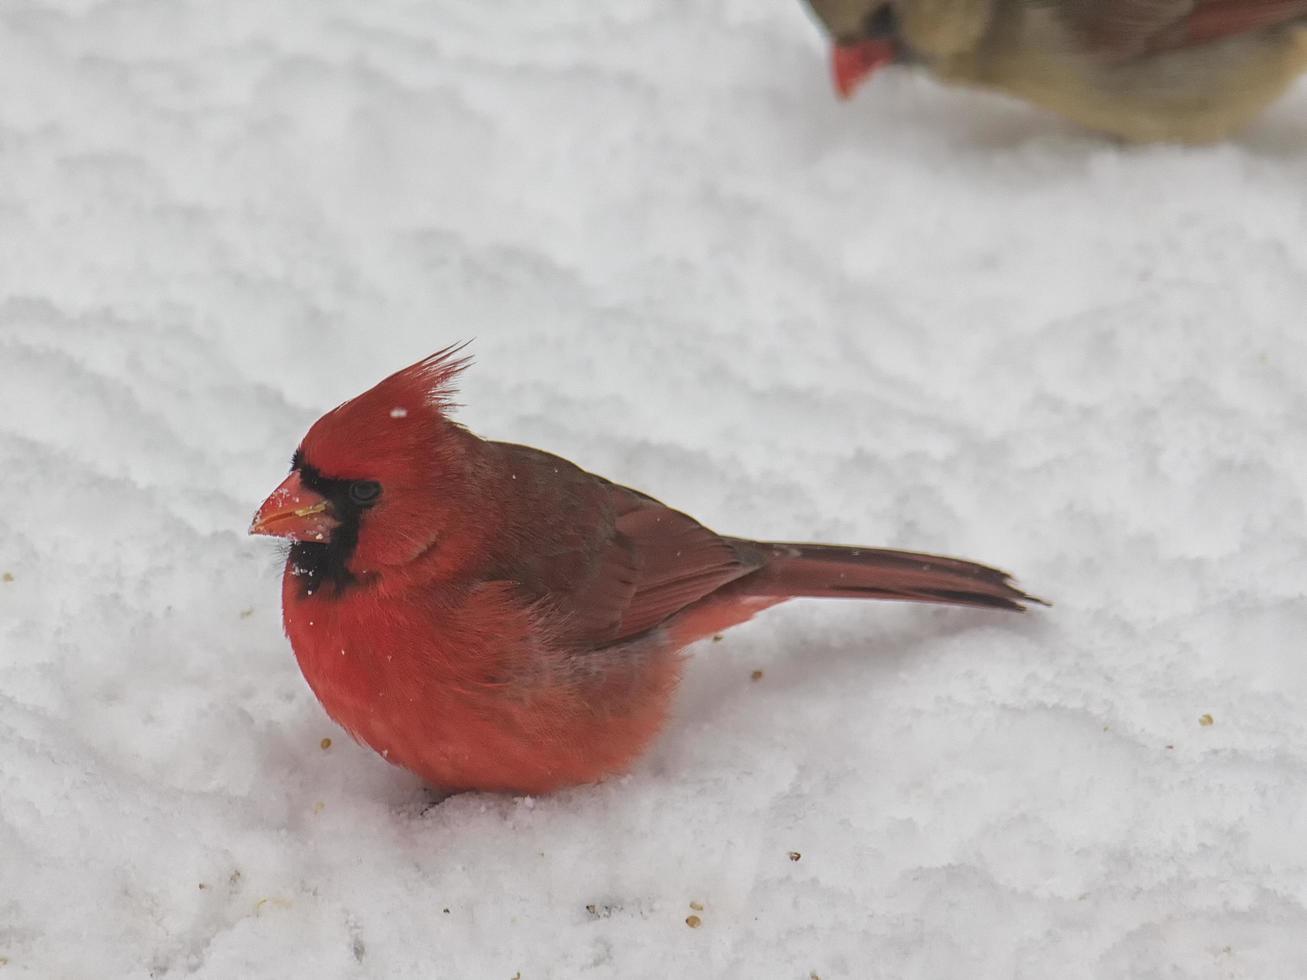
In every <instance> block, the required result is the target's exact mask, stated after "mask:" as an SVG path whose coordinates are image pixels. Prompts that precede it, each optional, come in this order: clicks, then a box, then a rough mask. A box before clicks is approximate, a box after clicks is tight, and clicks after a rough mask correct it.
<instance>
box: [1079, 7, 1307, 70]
mask: <svg viewBox="0 0 1307 980" xmlns="http://www.w3.org/2000/svg"><path fill="white" fill-rule="evenodd" d="M1064 10H1065V16H1066V17H1067V19H1068V21H1069V22H1070V23H1071V25H1072V27H1073V29H1075V30H1076V31H1077V33H1079V34H1080V36H1081V37H1083V38H1084V40H1085V43H1086V44H1087V45H1088V46H1089V47H1090V49H1091V50H1095V51H1099V52H1102V53H1103V54H1104V55H1106V56H1107V57H1110V58H1113V59H1126V58H1132V57H1134V56H1136V55H1141V54H1150V53H1153V52H1156V51H1167V50H1172V49H1176V48H1185V47H1191V46H1193V45H1196V44H1205V43H1206V42H1208V41H1216V40H1219V39H1221V38H1224V37H1232V36H1234V35H1237V34H1243V33H1245V32H1249V31H1255V30H1259V29H1261V28H1263V27H1272V26H1274V25H1276V24H1284V23H1288V22H1289V21H1292V20H1295V19H1297V18H1299V17H1304V16H1307V0H1073V2H1071V3H1068V4H1067V5H1066V6H1065V8H1064Z"/></svg>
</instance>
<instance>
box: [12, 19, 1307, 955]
mask: <svg viewBox="0 0 1307 980" xmlns="http://www.w3.org/2000/svg"><path fill="white" fill-rule="evenodd" d="M1305 110H1307V88H1303V87H1300V88H1299V89H1298V90H1297V91H1296V92H1295V93H1294V94H1293V95H1291V97H1290V98H1288V99H1287V100H1285V101H1284V102H1283V103H1281V104H1280V105H1279V106H1278V107H1277V108H1276V109H1275V110H1274V111H1273V112H1272V113H1270V114H1269V115H1268V116H1267V117H1265V118H1264V119H1263V120H1262V121H1261V122H1259V123H1258V124H1257V125H1256V126H1255V127H1254V128H1253V129H1252V130H1251V131H1250V132H1249V133H1247V134H1246V135H1245V137H1244V138H1243V139H1242V140H1241V141H1240V142H1239V143H1237V144H1235V145H1227V146H1218V147H1213V148H1210V149H1198V150H1184V149H1176V148H1148V149H1123V148H1120V147H1117V146H1115V145H1112V144H1108V143H1105V142H1103V141H1100V140H1097V139H1095V138H1093V137H1090V136H1086V135H1084V134H1082V133H1080V132H1077V131H1075V130H1073V129H1071V128H1070V127H1068V126H1066V125H1063V124H1061V123H1059V122H1058V121H1056V120H1052V119H1050V118H1048V117H1045V116H1043V115H1041V114H1038V113H1036V112H1035V111H1033V110H1028V109H1026V108H1024V107H1021V106H1016V105H1012V104H1009V103H1006V102H1002V101H999V100H997V99H992V98H988V97H984V96H979V95H971V94H966V93H959V92H948V91H944V90H942V89H939V88H937V87H935V86H934V85H932V84H930V83H929V82H927V81H925V80H924V79H917V78H910V77H899V78H891V77H886V78H883V79H878V80H877V81H876V82H875V83H874V84H873V85H872V87H871V88H870V89H868V90H866V91H864V93H863V94H862V96H861V97H860V98H859V99H858V100H857V101H856V102H855V103H854V104H853V105H848V106H844V105H839V104H837V103H836V102H835V101H834V100H833V99H832V98H831V97H830V94H829V92H828V89H827V84H826V78H825V73H824V67H823V61H822V53H821V44H820V42H819V40H818V37H817V34H816V31H815V30H814V29H813V28H812V27H811V26H810V25H809V24H808V22H807V21H806V19H805V17H804V15H803V12H802V11H801V9H800V8H799V6H798V3H797V2H796V0H767V2H757V0H747V2H746V0H730V2H722V0H694V2H688V0H682V2H675V3H672V2H667V0H640V2H636V0H623V2H622V3H611V4H598V3H593V2H590V0H570V2H561V0H560V2H556V3H551V4H537V3H530V2H527V0H511V2H503V3H495V4H489V3H485V2H477V0H462V2H436V0H428V2H422V3H418V2H405V0H384V2H383V0H370V2H368V3H346V2H344V0H330V2H326V0H287V2H282V3H279V4H268V3H266V2H264V0H231V2H227V3H224V4H213V3H209V4H203V3H200V2H198V0H62V2H44V3H38V2H33V0H5V3H4V5H3V6H2V7H0V487H2V488H3V491H4V493H3V505H2V506H0V572H3V573H4V574H3V580H2V581H0V644H2V646H0V963H2V965H0V980H7V978H9V977H40V978H47V977H48V978H56V977H58V978H64V977H68V978H83V977H86V978H90V977H96V978H101V977H146V976H153V977H173V976H180V975H187V974H193V975H195V976H199V977H212V978H243V977H252V978H253V977H257V978H262V977H267V978H297V977H314V978H317V977H391V976H407V977H423V978H425V977H458V978H465V977H466V978H481V977H488V978H502V980H510V978H512V977H515V976H518V975H520V977H521V978H522V980H538V978H545V977H556V978H570V977H578V976H595V977H622V978H629V977H636V978H640V977H650V978H662V977H715V976H730V977H778V978H796V980H804V978H808V977H809V976H810V975H816V976H818V977H820V978H822V980H830V978H833V977H884V978H895V980H898V978H914V977H921V978H952V977H1022V978H1041V980H1042V978H1050V977H1058V978H1078V977H1110V978H1117V977H1159V978H1161V977H1166V978H1172V977H1222V978H1224V977H1246V978H1256V980H1269V978H1300V977H1302V976H1304V975H1307V843H1305V841H1307V657H1305V656H1304V647H1307V600H1305V598H1304V591H1305V589H1307V586H1305V584H1304V583H1305V582H1307V572H1305V571H1304V569H1307V526H1305V525H1307V519H1305V515H1304V503H1303V501H1304V498H1305V497H1307V440H1305V439H1304V429H1305V427H1307V394H1305V390H1307V387H1305V383H1304V380H1303V379H1304V378H1307V338H1305V336H1304V323H1303V317H1304V313H1303V311H1304V310H1305V309H1307V204H1305V203H1304V202H1305V199H1307V192H1305V191H1304V188H1307V121H1304V120H1307V111H1305ZM469 337H474V338H476V340H475V344H474V346H473V350H474V352H475V354H476V356H477V358H478V363H477V364H476V365H475V366H474V367H473V369H472V370H470V371H469V373H468V374H467V375H466V376H465V384H464V390H463V397H462V401H463V402H464V404H465V405H466V408H465V409H464V410H463V413H462V418H463V419H464V420H465V421H466V422H468V423H469V424H470V425H471V426H472V427H473V428H474V429H475V430H477V431H479V432H481V433H482V434H485V435H490V436H495V437H500V438H511V439H513V440H518V441H524V442H530V443H535V444H537V445H540V446H543V447H545V448H548V449H551V450H554V451H557V452H560V453H563V454H564V455H567V456H570V457H572V458H574V459H576V460H577V461H578V462H580V463H581V464H583V465H585V466H587V467H589V468H591V469H594V470H596V471H598V472H601V473H604V474H606V475H608V476H611V477H613V478H616V479H619V480H621V481H623V482H627V483H630V484H632V485H635V486H638V487H641V488H643V489H645V490H647V491H649V492H651V493H654V494H655V495H657V496H659V497H661V498H663V499H664V500H666V501H667V502H669V503H671V504H673V505H675V506H678V507H680V508H683V509H685V510H688V511H690V512H691V513H693V514H695V515H697V516H698V517H700V518H701V519H703V520H704V521H705V522H707V523H709V524H710V525H712V526H714V527H716V528H718V529H720V530H722V531H726V532H731V533H738V534H747V535H751V536H758V537H764V536H770V537H777V538H791V539H793V538H808V539H818V540H833V541H847V542H857V543H863V544H887V545H897V546H903V547H912V548H919V549H923V550H936V551H946V552H951V553H955V554H961V555H965V556H969V557H973V558H977V559H982V560H986V561H990V562H993V563H996V564H1000V565H1002V566H1004V567H1007V568H1010V569H1012V570H1013V571H1015V572H1017V573H1018V574H1019V576H1020V579H1021V582H1022V584H1024V585H1025V586H1026V587H1027V588H1029V589H1030V590H1032V591H1034V592H1036V593H1038V594H1040V595H1043V596H1046V597H1048V598H1050V599H1053V600H1055V602H1056V606H1055V607H1054V608H1052V609H1051V610H1041V611H1038V612H1035V613H1032V614H1030V615H1028V616H1025V617H1016V616H1010V615H1001V614H986V613H980V612H967V611H956V610H935V609H928V608H918V607H904V606H892V605H885V604H872V603H862V604H860V603H819V602H806V603H796V604H793V605H791V606H788V607H785V608H783V609H779V610H775V611H773V612H771V613H770V614H768V615H767V616H766V617H765V618H763V619H761V620H759V621H757V622H755V623H753V624H751V625H750V626H748V627H746V628H743V629H740V630H738V631H735V632H733V633H731V634H729V635H728V636H727V638H726V639H725V640H724V641H723V642H721V643H718V644H715V645H711V646H708V647H705V648H702V649H699V650H698V651H696V656H695V658H694V661H693V664H692V666H691V668H690V669H689V671H688V675H687V678H686V684H685V687H684V689H683V693H682V697H681V699H680V701H679V703H678V710H677V717H676V718H675V720H674V723H673V724H672V725H671V727H670V729H669V730H668V732H667V733H666V735H665V736H664V737H663V739H662V740H661V741H660V742H659V744H658V745H657V747H656V749H655V750H654V751H653V753H652V754H651V755H650V756H648V757H647V758H646V759H645V760H644V761H643V762H642V763H641V764H640V765H639V766H638V767H637V768H636V769H635V771H634V772H633V773H632V774H631V775H630V776H629V777H627V778H624V779H621V780H616V781H613V782H610V783H608V784H605V785H602V786H596V787H590V788H584V789H579V790H575V791H571V792H567V793H564V794H562V795H559V796H556V797H553V798H548V799H538V800H528V799H510V798H499V797H490V796H477V795H469V796H463V797H458V798H454V799H452V800H449V801H447V802H445V803H443V804H441V805H440V806H438V807H436V808H434V809H432V810H430V811H428V812H426V813H425V814H423V813H420V812H419V811H420V806H419V801H420V798H421V794H420V789H419V786H418V784H417V782H416V780H414V779H413V778H411V777H409V776H408V775H406V774H405V773H403V772H401V771H399V770H396V769H393V768H391V767H389V766H387V765H386V764H385V763H383V762H382V761H381V760H380V759H378V758H376V757H374V756H373V755H371V754H370V753H369V752H367V751H365V750H363V749H361V748H359V747H357V746H355V745H354V744H352V743H351V742H350V741H349V739H348V738H347V737H345V736H344V735H343V734H342V733H341V732H340V731H339V730H338V729H337V728H335V727H334V726H333V725H332V724H331V723H330V722H329V721H328V720H327V718H326V717H325V716H324V714H323V712H322V710H321V709H320V708H319V706H318V705H317V703H316V702H315V700H314V699H313V697H312V695H311V694H310V692H309V690H308V688H307V687H306V685H305V684H304V682H303V681H302V679H301V678H300V676H299V673H298V671H297V668H296V666H295V663H294V661H293V659H292V657H291V654H290V650H289V648H288V646H287V644H286V641H285V639H284V638H283V636H282V634H281V628H280V622H279V610H278V577H279V568H278V561H277V558H276V551H275V548H274V546H273V545H272V544H271V543H270V542H268V541H266V540H254V539H250V538H247V537H246V536H245V533H244V532H245V527H246V525H247V523H248V521H249V518H250V515H251V514H252V512H253V510H254V508H255V506H256V505H257V504H258V503H259V502H260V501H261V500H262V499H263V496H264V495H265V494H266V493H267V492H268V491H269V490H270V489H271V488H272V487H273V486H274V485H275V484H276V483H277V482H278V481H279V480H280V479H281V476H282V474H283V473H284V471H285V468H286V463H287V459H288V457H289V455H290V452H291V450H292V449H293V448H294V446H295V443H296V442H297V440H298V439H299V437H300V435H301V434H302V432H303V430H304V429H305V428H306V426H307V425H308V424H309V423H310V422H311V421H312V420H313V419H314V418H316V417H317V415H318V414H320V413H321V412H322V411H323V410H324V409H326V408H328V407H330V406H331V405H333V404H335V403H336V402H338V401H340V400H341V399H343V398H345V397H347V396H350V395H352V394H355V393H356V392H357V391H359V390H361V389H362V388H364V387H366V386H367V385H369V384H371V383H372V382H374V381H375V380H377V379H378V378H380V377H381V376H382V375H383V374H386V373H388V372H389V371H391V370H393V369H395V368H397V367H399V366H401V365H403V364H406V363H408V362H409V361H411V360H414V359H416V358H417V357H419V356H421V355H423V354H425V353H428V352H430V351H432V350H434V349H436V348H437V347H441V346H444V345H445V344H448V343H450V342H452V341H456V340H460V339H465V338H469ZM756 670H761V671H763V672H764V673H763V676H762V678H761V679H759V680H756V681H754V680H751V673H752V672H753V671H756ZM1204 716H1210V719H1211V723H1210V724H1202V723H1200V718H1203V720H1204V721H1206V720H1207V719H1206V718H1204ZM325 738H330V739H331V740H332V742H331V745H330V747H329V748H327V749H323V748H322V747H320V746H321V744H322V740H323V739H325ZM792 851H793V852H797V853H798V854H800V855H801V857H800V858H799V859H798V860H792V859H791V855H790V853H789V852H792ZM691 902H696V903H699V904H701V905H702V906H703V909H702V911H699V912H697V913H696V914H697V915H699V917H700V918H701V920H702V925H701V926H700V927H699V928H698V929H691V928H688V927H687V926H686V923H685V919H686V916H687V915H688V914H690V913H691V911H692V910H691V907H690V904H689V903H691Z"/></svg>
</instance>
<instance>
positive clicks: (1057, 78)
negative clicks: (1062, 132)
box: [807, 0, 1307, 143]
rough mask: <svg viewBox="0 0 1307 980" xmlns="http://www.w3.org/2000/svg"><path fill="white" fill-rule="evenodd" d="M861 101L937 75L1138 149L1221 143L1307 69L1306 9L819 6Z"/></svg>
mask: <svg viewBox="0 0 1307 980" xmlns="http://www.w3.org/2000/svg"><path fill="white" fill-rule="evenodd" d="M807 2H808V4H809V6H811V7H812V10H813V12H814V13H815V14H816V15H817V18H818V20H820V21H821V23H822V25H823V26H824V27H825V28H826V31H827V32H828V33H829V34H830V37H831V39H832V41H833V42H834V45H835V49H834V54H833V68H834V73H835V84H836V88H837V89H838V91H839V92H840V94H841V95H844V96H848V95H849V94H851V93H852V92H853V90H854V89H855V88H856V87H857V85H858V84H859V82H861V81H862V80H863V79H864V78H866V77H867V76H868V75H869V74H871V73H872V72H873V71H875V70H876V69H878V68H880V67H881V66H882V65H887V64H891V63H894V62H905V63H914V64H920V65H922V66H924V67H925V68H926V69H927V70H929V71H930V72H931V73H932V74H933V75H935V76H936V77H937V78H940V79H942V80H943V81H946V82H952V83H956V84H962V85H971V86H977V87H980V88H990V89H996V90H998V91H1001V92H1006V93H1008V94H1009V95H1015V96H1017V97H1018V98H1022V99H1026V100H1028V101H1030V102H1033V103H1035V104H1037V105H1041V106H1044V107H1045V108H1048V109H1052V110H1053V111H1055V112H1059V113H1061V114H1063V115H1065V116H1067V117H1069V118H1070V119H1073V120H1075V121H1076V122H1078V123H1080V124H1081V125H1084V126H1088V127H1089V128H1091V129H1097V130H1100V131H1102V132H1105V133H1109V134H1113V135H1116V136H1120V137H1123V138H1125V139H1128V140H1139V141H1147V140H1168V141H1177V142H1187V143H1200V142H1207V141H1210V140H1215V139H1220V138H1221V137H1223V136H1225V135H1226V134H1228V133H1229V132H1230V131H1231V130H1232V129H1234V128H1236V127H1238V126H1240V125H1242V124H1243V123H1245V122H1247V121H1248V120H1249V119H1251V118H1252V117H1253V116H1254V115H1256V114H1257V113H1258V112H1260V111H1261V110H1262V109H1263V108H1265V107H1266V105H1267V104H1268V103H1270V102H1271V101H1272V100H1273V99H1275V98H1277V97H1278V96H1279V95H1280V94H1281V93H1282V92H1283V91H1284V90H1285V88H1287V87H1288V85H1289V83H1290V82H1292V81H1293V80H1294V79H1295V78H1296V77H1297V76H1298V75H1299V74H1301V73H1302V72H1303V71H1304V70H1307V0H888V2H887V0H807Z"/></svg>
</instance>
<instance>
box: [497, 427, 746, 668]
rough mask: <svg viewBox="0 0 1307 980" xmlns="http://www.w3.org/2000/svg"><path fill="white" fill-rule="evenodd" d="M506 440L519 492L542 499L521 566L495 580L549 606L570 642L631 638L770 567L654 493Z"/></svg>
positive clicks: (518, 549) (556, 627)
mask: <svg viewBox="0 0 1307 980" xmlns="http://www.w3.org/2000/svg"><path fill="white" fill-rule="evenodd" d="M501 446H502V448H503V450H504V451H505V452H506V453H509V454H511V457H512V460H513V464H514V470H515V472H516V473H517V474H518V477H517V478H516V485H517V486H518V487H519V489H520V490H521V491H522V492H525V493H527V494H531V493H532V492H533V491H532V490H531V489H530V486H531V485H534V486H535V488H536V492H539V494H540V496H539V497H538V499H537V500H536V505H535V506H534V509H533V510H532V512H531V514H530V516H529V519H528V520H526V521H525V522H524V525H525V527H526V528H527V530H526V531H525V532H524V535H523V536H524V538H526V540H524V541H521V542H519V543H518V545H516V546H515V547H514V549H513V556H514V557H513V562H512V565H511V567H509V566H506V565H501V566H499V567H497V568H495V569H494V572H493V577H495V578H499V579H501V580H507V581H510V582H511V583H512V585H513V586H514V588H515V591H516V592H517V593H518V594H519V595H521V596H522V597H523V598H525V599H527V600H529V601H534V602H537V603H539V604H540V606H541V608H542V611H544V613H545V614H546V615H547V616H548V618H549V620H550V622H551V626H552V629H553V631H554V633H555V635H557V636H559V638H560V639H562V640H564V641H566V642H567V643H569V644H575V645H578V646H583V647H584V646H591V647H599V646H606V645H608V644H612V643H618V642H621V641H622V640H626V639H630V638H631V637H634V636H636V635H637V634H639V633H643V632H644V631H646V630H648V629H651V628H652V627H654V626H657V625H658V624H659V623H661V622H662V621H664V620H665V619H668V618H669V617H671V616H673V615H675V614H676V613H678V612H680V611H681V610H682V609H684V608H685V607H686V606H688V605H691V604H692V603H694V602H696V601H698V600H699V599H702V598H703V597H704V596H706V595H708V594H710V593H712V592H715V591H716V590H717V589H719V588H721V586H723V585H725V584H726V583H727V582H730V581H733V580H734V579H737V578H739V577H740V576H741V575H745V574H748V573H749V572H751V571H753V570H754V569H756V568H757V567H759V565H761V564H762V561H763V556H762V555H761V554H759V553H757V552H756V551H754V550H751V549H749V548H747V547H745V546H743V545H740V544H739V543H737V542H733V541H730V540H727V539H725V538H723V537H721V536H720V535H718V534H716V533H714V532H713V531H710V530H709V529H708V528H706V527H704V526H703V525H702V524H700V523H699V522H698V521H696V520H694V518H692V517H689V516H687V515H685V514H682V513H680V512H679V511H675V510H672V509H671V508H670V507H667V506H665V505H664V504H661V503H659V502H658V501H657V500H654V499H653V498H652V497H648V496H646V495H644V494H642V493H639V492H638V491H635V490H631V489H629V488H627V487H623V486H618V485H617V484H614V483H610V482H609V481H607V480H605V479H603V478H602V477H598V476H595V475H594V474H592V473H587V472H586V471H584V470H582V469H580V468H579V467H577V466H575V465H574V464H572V463H569V462H567V461H566V460H563V459H560V458H559V457H556V456H552V455H550V454H548V453H544V452H541V451H539V450H536V449H531V448H529V447H526V446H510V445H505V444H501ZM537 481H538V482H537Z"/></svg>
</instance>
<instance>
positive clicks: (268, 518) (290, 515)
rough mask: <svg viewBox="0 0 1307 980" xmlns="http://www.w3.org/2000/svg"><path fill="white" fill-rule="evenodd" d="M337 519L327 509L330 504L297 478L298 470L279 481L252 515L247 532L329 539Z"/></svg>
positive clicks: (292, 538) (329, 508)
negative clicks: (252, 519) (251, 522)
mask: <svg viewBox="0 0 1307 980" xmlns="http://www.w3.org/2000/svg"><path fill="white" fill-rule="evenodd" d="M339 526H340V521H338V520H336V516H335V515H334V514H332V512H331V504H329V503H327V501H326V499H325V498H324V497H323V496H322V495H321V494H318V493H314V492H313V491H312V490H310V489H309V488H308V487H306V486H305V485H304V483H303V481H301V480H300V475H299V471H298V470H295V471H293V472H292V473H291V475H290V476H288V477H286V479H284V480H282V481H281V486H279V487H277V489H276V490H274V491H272V493H271V494H270V495H269V496H268V499H267V500H265V501H264V502H263V506H262V507H260V508H259V512H258V513H257V514H255V515H254V523H253V524H251V525H250V534H270V535H272V536H273V537H277V538H290V539H291V540H292V541H324V542H325V541H330V540H331V532H332V531H334V530H335V529H336V528H337V527H339Z"/></svg>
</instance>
